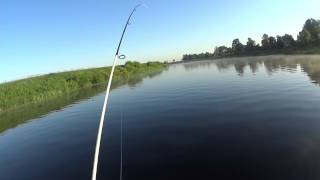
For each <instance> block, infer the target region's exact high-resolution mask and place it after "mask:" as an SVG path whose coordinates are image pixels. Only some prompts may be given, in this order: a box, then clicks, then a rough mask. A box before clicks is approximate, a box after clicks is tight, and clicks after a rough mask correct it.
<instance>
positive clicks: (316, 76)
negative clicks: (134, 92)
mask: <svg viewBox="0 0 320 180" xmlns="http://www.w3.org/2000/svg"><path fill="white" fill-rule="evenodd" d="M213 65H214V66H216V68H217V69H218V70H219V71H225V70H228V69H230V68H232V67H233V68H234V70H235V72H236V73H237V74H238V75H239V76H243V75H244V73H245V72H246V71H249V70H250V72H251V73H252V74H256V73H257V72H258V71H260V70H266V71H267V73H268V74H269V75H272V74H273V73H277V72H279V71H286V72H291V73H296V72H297V71H303V72H305V73H306V74H307V75H308V76H309V78H310V80H311V82H313V83H316V84H320V56H318V55H306V56H303V55H295V56H291V55H290V56H289V55H288V56H287V55H278V56H262V57H243V58H225V59H220V60H216V61H203V62H196V63H186V64H184V68H185V69H186V70H188V71H190V70H192V69H195V68H198V67H208V68H209V67H210V66H213Z"/></svg>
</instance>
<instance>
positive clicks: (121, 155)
mask: <svg viewBox="0 0 320 180" xmlns="http://www.w3.org/2000/svg"><path fill="white" fill-rule="evenodd" d="M123 99H124V98H123ZM123 99H122V103H121V107H120V108H121V109H120V113H121V115H120V116H121V117H120V180H122V177H123V101H124V100H123Z"/></svg>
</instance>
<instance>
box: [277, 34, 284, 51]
mask: <svg viewBox="0 0 320 180" xmlns="http://www.w3.org/2000/svg"><path fill="white" fill-rule="evenodd" d="M277 48H278V49H282V48H284V41H283V38H282V36H277Z"/></svg>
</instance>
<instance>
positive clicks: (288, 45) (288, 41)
mask: <svg viewBox="0 0 320 180" xmlns="http://www.w3.org/2000/svg"><path fill="white" fill-rule="evenodd" d="M277 53H286V54H291V53H320V20H315V19H312V18H311V19H308V20H306V22H305V24H304V26H303V28H302V30H301V31H300V32H299V34H298V36H297V38H296V39H294V38H293V37H292V35H289V34H285V35H283V36H280V35H278V36H276V37H273V36H269V35H267V34H263V36H262V40H261V44H259V43H256V41H254V40H253V39H252V38H248V40H247V42H246V44H242V43H241V42H240V40H239V39H238V38H237V39H234V40H233V41H232V45H231V47H227V46H219V47H215V49H214V53H209V52H207V53H201V54H185V55H183V58H182V60H184V61H188V60H193V59H205V58H218V57H230V56H246V55H266V54H277Z"/></svg>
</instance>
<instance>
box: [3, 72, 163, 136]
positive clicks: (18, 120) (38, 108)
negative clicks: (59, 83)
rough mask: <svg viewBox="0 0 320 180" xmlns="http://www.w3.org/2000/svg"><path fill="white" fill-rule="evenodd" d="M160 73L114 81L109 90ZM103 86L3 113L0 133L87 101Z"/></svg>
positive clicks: (102, 89)
mask: <svg viewBox="0 0 320 180" xmlns="http://www.w3.org/2000/svg"><path fill="white" fill-rule="evenodd" d="M161 73H162V71H156V72H147V73H145V74H140V75H136V76H132V77H130V78H129V79H128V80H126V81H115V83H113V84H112V87H111V89H114V88H117V87H119V86H121V85H124V84H126V85H128V86H129V87H131V88H133V87H135V86H137V85H139V84H141V83H142V82H143V79H144V78H154V77H156V76H158V75H160V74H161ZM105 87H106V86H105V84H100V85H97V86H94V87H91V88H84V89H81V90H79V91H75V92H73V93H70V94H67V95H65V96H61V97H58V98H55V99H52V100H48V101H45V102H41V103H31V104H27V105H24V106H20V107H19V108H16V109H11V110H8V111H4V112H2V113H1V114H0V133H2V132H4V131H5V130H7V129H10V128H14V127H16V126H17V125H19V124H22V123H24V122H26V121H28V120H30V119H35V118H38V117H41V116H43V115H46V114H48V113H50V112H52V111H58V110H61V109H63V108H65V107H66V106H68V105H70V104H74V103H77V102H79V101H82V100H86V99H89V98H90V97H92V96H95V95H97V94H98V93H101V92H103V91H104V90H105Z"/></svg>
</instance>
